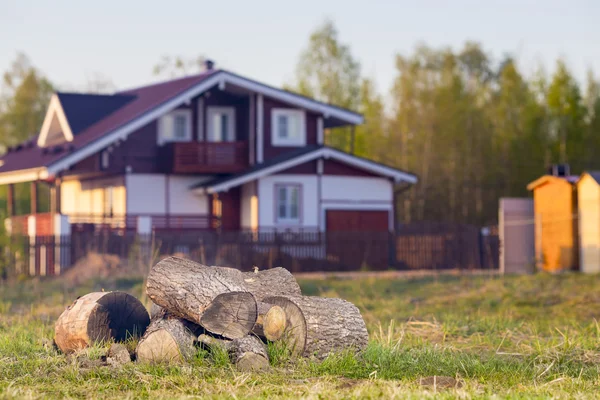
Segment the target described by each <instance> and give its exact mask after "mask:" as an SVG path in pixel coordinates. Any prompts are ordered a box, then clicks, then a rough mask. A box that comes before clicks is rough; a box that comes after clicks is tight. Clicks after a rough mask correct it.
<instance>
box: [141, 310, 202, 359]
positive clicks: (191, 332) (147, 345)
mask: <svg viewBox="0 0 600 400" xmlns="http://www.w3.org/2000/svg"><path fill="white" fill-rule="evenodd" d="M201 332H202V328H200V327H199V326H198V325H195V324H193V323H191V322H189V321H186V320H183V319H180V318H169V317H167V318H155V319H153V320H152V322H151V323H150V326H149V327H148V329H147V330H146V333H145V334H144V336H143V337H142V338H141V339H140V341H139V343H138V345H137V348H136V350H135V352H136V356H137V361H139V362H148V363H172V362H182V361H186V360H189V359H191V358H192V357H193V356H194V355H195V354H196V349H195V347H194V343H195V341H196V338H197V337H198V334H199V333H201Z"/></svg>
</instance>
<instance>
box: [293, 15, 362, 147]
mask: <svg viewBox="0 0 600 400" xmlns="http://www.w3.org/2000/svg"><path fill="white" fill-rule="evenodd" d="M338 36H339V34H338V31H337V29H336V27H335V25H334V24H333V22H332V21H331V20H326V21H325V22H324V23H323V24H321V25H320V26H319V27H317V29H316V30H315V31H314V32H313V33H312V34H311V35H310V38H309V43H308V47H307V48H306V49H305V50H304V51H303V52H302V53H301V55H300V59H299V61H298V65H297V67H296V85H295V86H294V89H295V90H296V91H297V92H299V93H301V94H303V95H306V96H310V97H313V98H316V99H318V100H321V101H324V102H326V103H330V104H334V105H337V106H340V107H344V108H348V109H351V110H357V109H358V108H359V107H360V105H361V101H360V92H361V86H360V85H361V79H360V64H359V62H358V61H357V60H356V59H355V58H354V56H353V55H352V53H351V51H350V48H349V47H348V46H347V45H345V44H342V43H340V41H339V37H338ZM352 132H353V130H352V128H338V129H332V130H330V132H328V134H327V137H326V140H327V142H328V144H330V145H332V146H335V147H338V148H340V149H343V150H346V151H352V150H353V149H352V146H353V145H354V143H353V142H352V139H353V138H352Z"/></svg>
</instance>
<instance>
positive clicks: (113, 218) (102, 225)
mask: <svg viewBox="0 0 600 400" xmlns="http://www.w3.org/2000/svg"><path fill="white" fill-rule="evenodd" d="M138 217H150V218H151V219H152V229H154V230H170V229H172V230H189V229H196V230H206V229H213V228H215V227H216V226H217V224H216V223H215V222H216V220H217V218H216V217H213V222H212V223H211V218H210V217H209V216H208V215H164V214H127V215H103V214H72V215H69V222H70V223H71V225H72V226H73V227H74V229H75V230H76V231H85V230H87V229H92V228H93V230H98V229H106V230H119V229H126V230H136V229H137V223H138Z"/></svg>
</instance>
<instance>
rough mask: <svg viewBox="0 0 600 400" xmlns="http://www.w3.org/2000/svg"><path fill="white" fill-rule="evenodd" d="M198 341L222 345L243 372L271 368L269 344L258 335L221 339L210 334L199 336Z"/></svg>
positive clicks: (211, 344) (212, 345)
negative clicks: (268, 351) (266, 344)
mask: <svg viewBox="0 0 600 400" xmlns="http://www.w3.org/2000/svg"><path fill="white" fill-rule="evenodd" d="M198 341H199V342H200V343H204V344H205V345H207V346H209V347H216V346H218V347H221V348H223V349H225V350H226V351H227V352H228V353H229V357H230V359H231V362H232V363H234V364H235V366H236V367H237V369H238V370H240V371H243V372H257V371H265V370H267V369H269V367H270V365H269V355H268V354H267V346H265V344H264V343H263V342H262V341H261V340H260V339H258V338H257V337H256V336H252V335H249V336H245V337H243V338H239V339H234V340H231V341H229V340H221V339H216V338H214V337H211V336H208V335H200V336H198Z"/></svg>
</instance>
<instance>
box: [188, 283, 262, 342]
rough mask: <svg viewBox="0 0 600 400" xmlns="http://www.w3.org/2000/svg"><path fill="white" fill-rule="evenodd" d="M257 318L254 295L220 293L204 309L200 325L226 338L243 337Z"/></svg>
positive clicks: (246, 293)
mask: <svg viewBox="0 0 600 400" xmlns="http://www.w3.org/2000/svg"><path fill="white" fill-rule="evenodd" d="M256 319H257V305H256V300H255V299H254V296H252V295H251V294H250V293H248V292H229V293H222V294H220V295H218V296H217V297H215V299H214V300H213V301H212V302H211V303H210V305H209V306H208V307H207V308H206V310H204V313H203V314H202V317H201V318H200V325H202V326H203V327H204V328H205V329H206V330H207V331H209V332H211V333H214V334H216V335H220V336H223V337H226V338H228V339H237V338H243V337H244V336H246V335H248V332H250V330H252V328H253V327H254V325H255V323H256Z"/></svg>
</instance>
